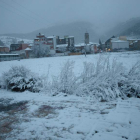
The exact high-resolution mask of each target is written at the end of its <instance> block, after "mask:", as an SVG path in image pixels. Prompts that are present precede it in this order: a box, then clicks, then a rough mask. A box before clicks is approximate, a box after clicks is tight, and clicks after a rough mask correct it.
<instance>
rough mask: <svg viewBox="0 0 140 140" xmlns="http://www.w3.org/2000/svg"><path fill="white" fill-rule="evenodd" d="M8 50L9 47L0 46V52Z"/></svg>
mask: <svg viewBox="0 0 140 140" xmlns="http://www.w3.org/2000/svg"><path fill="white" fill-rule="evenodd" d="M8 52H9V48H8V47H5V46H0V53H8Z"/></svg>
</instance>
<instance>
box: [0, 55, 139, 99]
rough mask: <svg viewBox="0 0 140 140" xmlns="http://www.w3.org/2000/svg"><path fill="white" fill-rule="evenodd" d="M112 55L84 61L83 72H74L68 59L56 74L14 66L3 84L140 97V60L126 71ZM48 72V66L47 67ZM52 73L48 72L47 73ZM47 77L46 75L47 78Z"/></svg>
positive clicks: (54, 91)
mask: <svg viewBox="0 0 140 140" xmlns="http://www.w3.org/2000/svg"><path fill="white" fill-rule="evenodd" d="M110 59H111V58H110V56H109V55H99V58H98V59H97V62H95V63H91V62H83V69H82V70H81V73H80V75H78V76H77V75H75V74H74V70H73V69H74V61H71V60H67V61H66V62H65V63H64V64H63V66H62V67H61V69H60V73H59V74H58V75H57V76H52V80H51V81H49V80H48V76H47V77H44V78H41V77H37V76H36V75H35V74H33V73H31V72H30V70H28V69H26V68H25V67H23V66H15V67H14V66H13V67H12V68H11V69H10V70H9V71H8V72H4V73H3V76H2V81H4V82H3V83H4V84H3V85H2V86H3V87H6V88H7V89H11V90H13V91H25V90H29V91H32V92H39V91H45V92H46V93H47V92H48V94H52V95H56V94H59V93H65V94H71V95H72V94H73V95H78V96H89V97H91V98H94V99H96V100H99V101H110V100H112V99H116V98H118V97H121V98H124V97H126V96H127V97H132V96H134V97H140V86H139V85H140V72H139V69H140V61H138V62H135V63H134V64H133V65H132V68H131V69H130V70H127V71H126V68H125V66H123V63H121V62H118V61H117V59H116V58H112V60H110ZM48 72H49V69H48ZM48 75H49V73H48ZM45 78H46V79H45Z"/></svg>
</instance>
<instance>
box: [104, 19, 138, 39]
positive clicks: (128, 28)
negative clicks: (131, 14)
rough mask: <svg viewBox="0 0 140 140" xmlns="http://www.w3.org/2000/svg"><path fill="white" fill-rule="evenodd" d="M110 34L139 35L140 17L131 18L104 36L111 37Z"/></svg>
mask: <svg viewBox="0 0 140 140" xmlns="http://www.w3.org/2000/svg"><path fill="white" fill-rule="evenodd" d="M112 35H115V36H121V35H122V36H135V37H140V18H132V19H130V20H128V21H126V22H124V23H121V24H119V25H117V26H116V27H114V28H113V29H111V30H110V31H109V32H107V33H106V36H110V37H111V36H112Z"/></svg>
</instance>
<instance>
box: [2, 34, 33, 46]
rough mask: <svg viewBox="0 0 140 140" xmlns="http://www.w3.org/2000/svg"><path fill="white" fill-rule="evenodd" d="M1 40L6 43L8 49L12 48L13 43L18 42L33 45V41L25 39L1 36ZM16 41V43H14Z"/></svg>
mask: <svg viewBox="0 0 140 140" xmlns="http://www.w3.org/2000/svg"><path fill="white" fill-rule="evenodd" d="M0 40H1V41H2V42H3V43H4V44H3V45H4V46H6V47H10V45H11V44H12V43H17V42H18V41H22V40H23V41H24V43H28V44H32V43H33V40H29V39H23V38H15V37H10V36H0ZM13 40H14V42H13Z"/></svg>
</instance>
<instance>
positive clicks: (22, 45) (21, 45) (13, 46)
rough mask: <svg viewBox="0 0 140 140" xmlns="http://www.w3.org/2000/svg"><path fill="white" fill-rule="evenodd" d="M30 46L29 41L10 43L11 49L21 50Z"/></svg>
mask: <svg viewBox="0 0 140 140" xmlns="http://www.w3.org/2000/svg"><path fill="white" fill-rule="evenodd" d="M28 47H29V44H27V43H24V42H20V43H18V44H11V45H10V51H11V52H12V51H21V50H24V49H26V48H28Z"/></svg>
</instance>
